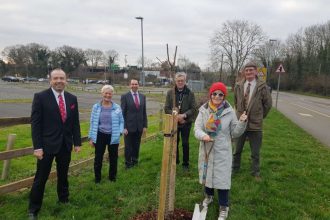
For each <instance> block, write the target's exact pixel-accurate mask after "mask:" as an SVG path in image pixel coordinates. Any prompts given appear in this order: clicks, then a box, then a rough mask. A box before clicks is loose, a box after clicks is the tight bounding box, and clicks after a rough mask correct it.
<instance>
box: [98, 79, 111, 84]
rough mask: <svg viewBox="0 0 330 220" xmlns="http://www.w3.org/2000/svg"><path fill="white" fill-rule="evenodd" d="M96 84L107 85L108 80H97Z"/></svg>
mask: <svg viewBox="0 0 330 220" xmlns="http://www.w3.org/2000/svg"><path fill="white" fill-rule="evenodd" d="M96 84H103V85H105V84H109V80H99V81H97V82H96Z"/></svg>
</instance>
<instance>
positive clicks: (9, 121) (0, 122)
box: [0, 117, 30, 127]
mask: <svg viewBox="0 0 330 220" xmlns="http://www.w3.org/2000/svg"><path fill="white" fill-rule="evenodd" d="M20 124H30V117H19V118H0V127H8V126H13V125H20Z"/></svg>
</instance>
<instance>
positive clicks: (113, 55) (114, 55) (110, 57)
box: [104, 50, 119, 67]
mask: <svg viewBox="0 0 330 220" xmlns="http://www.w3.org/2000/svg"><path fill="white" fill-rule="evenodd" d="M104 56H105V62H106V64H107V65H109V67H111V65H112V64H114V63H115V62H116V61H117V60H118V58H119V53H118V52H117V51H115V50H107V51H105V53H104Z"/></svg>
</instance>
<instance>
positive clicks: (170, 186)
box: [0, 108, 177, 220]
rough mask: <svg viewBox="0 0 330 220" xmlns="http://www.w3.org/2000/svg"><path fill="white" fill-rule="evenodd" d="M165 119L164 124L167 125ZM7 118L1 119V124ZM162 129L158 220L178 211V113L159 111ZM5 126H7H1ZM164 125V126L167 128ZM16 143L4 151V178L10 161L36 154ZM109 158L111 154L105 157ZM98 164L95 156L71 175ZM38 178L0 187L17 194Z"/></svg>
mask: <svg viewBox="0 0 330 220" xmlns="http://www.w3.org/2000/svg"><path fill="white" fill-rule="evenodd" d="M163 118H164V124H163ZM5 121H6V123H5V124H6V125H7V126H9V125H17V124H21V123H19V122H21V121H23V122H24V123H23V124H28V123H27V122H29V120H27V119H26V118H24V119H21V120H20V119H14V120H13V121H11V120H10V119H6V120H5ZM1 122H3V119H0V123H1ZM158 122H159V130H160V131H162V130H163V128H164V130H163V133H164V144H163V158H162V169H161V177H160V192H159V206H158V220H164V219H165V218H166V217H167V216H168V215H169V214H170V213H173V211H174V203H175V181H176V154H177V152H176V151H177V149H176V141H177V116H176V114H172V115H168V114H165V115H164V114H163V109H162V108H161V109H160V111H159V121H158ZM1 125H2V126H3V125H4V124H2V123H1ZM163 125H164V127H163ZM156 135H157V134H154V135H151V136H149V137H146V136H142V142H146V141H148V140H150V139H153V138H155V137H156ZM15 140H16V135H15V134H10V135H8V141H7V148H6V151H4V152H0V161H2V160H3V161H4V166H3V172H2V176H1V178H2V179H5V178H7V176H8V174H9V170H10V160H11V159H15V158H19V157H23V156H27V155H32V154H33V147H26V148H21V149H16V150H14V149H13V147H14V144H15ZM81 141H82V142H86V141H88V138H87V137H82V139H81ZM123 152H124V146H120V147H119V150H118V153H119V155H122V154H123ZM105 157H107V154H106V155H105ZM93 162H94V157H92V158H88V159H85V160H83V161H80V162H78V163H76V164H73V165H70V167H69V172H70V173H72V172H75V171H77V170H80V169H82V168H84V167H87V166H91V165H92V164H93ZM56 177H57V175H56V171H52V172H51V173H50V174H49V177H48V179H56ZM33 180H34V177H28V178H25V179H22V180H18V181H15V182H11V183H8V184H5V185H1V186H0V195H2V194H6V193H10V192H14V191H17V190H20V189H23V188H27V187H31V186H32V183H33Z"/></svg>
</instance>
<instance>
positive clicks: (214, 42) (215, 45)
mask: <svg viewBox="0 0 330 220" xmlns="http://www.w3.org/2000/svg"><path fill="white" fill-rule="evenodd" d="M264 39H265V35H264V33H263V31H262V29H261V27H260V26H259V25H257V24H254V23H251V22H249V21H243V20H234V21H227V22H225V23H224V24H223V25H222V27H221V29H220V30H217V31H216V32H215V33H214V35H213V37H212V38H211V41H210V46H211V56H212V57H213V58H212V59H215V60H220V57H221V56H222V55H223V62H224V64H225V65H226V66H227V67H228V68H229V71H230V73H231V78H232V80H231V82H232V85H233V83H234V80H235V76H236V75H237V74H238V72H239V69H240V68H241V67H242V66H243V64H244V62H245V61H246V60H247V59H248V58H249V57H250V56H251V55H252V52H253V51H254V50H255V49H256V48H258V46H259V45H260V43H261V42H263V40H264Z"/></svg>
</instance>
